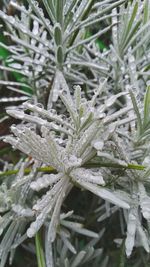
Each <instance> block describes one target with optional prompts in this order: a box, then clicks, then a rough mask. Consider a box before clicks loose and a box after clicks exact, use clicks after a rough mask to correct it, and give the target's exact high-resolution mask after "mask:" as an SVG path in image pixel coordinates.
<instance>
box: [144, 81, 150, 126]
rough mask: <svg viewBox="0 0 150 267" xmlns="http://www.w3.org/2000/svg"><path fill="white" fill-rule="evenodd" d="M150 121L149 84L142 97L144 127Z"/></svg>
mask: <svg viewBox="0 0 150 267" xmlns="http://www.w3.org/2000/svg"><path fill="white" fill-rule="evenodd" d="M149 122H150V85H148V86H147V90H146V94H145V97H144V122H143V123H144V128H145V127H146V125H147V124H148V123H149Z"/></svg>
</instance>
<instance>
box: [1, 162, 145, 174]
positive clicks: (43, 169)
mask: <svg viewBox="0 0 150 267" xmlns="http://www.w3.org/2000/svg"><path fill="white" fill-rule="evenodd" d="M82 167H84V168H87V169H88V168H102V167H107V168H117V169H131V170H139V171H144V170H145V169H146V166H143V165H137V164H128V165H127V166H124V165H120V164H116V163H107V162H103V163H87V164H84V165H83V166H82ZM37 171H38V172H48V173H57V171H56V170H55V169H54V168H53V167H50V166H46V167H40V168H37ZM18 172H19V170H18V169H16V170H8V171H5V172H1V173H0V177H3V176H10V175H13V174H17V173H18ZM30 172H31V168H26V169H25V170H24V174H29V173H30Z"/></svg>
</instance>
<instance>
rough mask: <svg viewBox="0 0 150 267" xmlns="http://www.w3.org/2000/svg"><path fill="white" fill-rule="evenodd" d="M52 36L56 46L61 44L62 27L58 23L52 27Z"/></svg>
mask: <svg viewBox="0 0 150 267" xmlns="http://www.w3.org/2000/svg"><path fill="white" fill-rule="evenodd" d="M54 38H55V43H56V45H57V46H58V45H61V44H62V29H61V26H60V24H59V23H56V25H55V27H54Z"/></svg>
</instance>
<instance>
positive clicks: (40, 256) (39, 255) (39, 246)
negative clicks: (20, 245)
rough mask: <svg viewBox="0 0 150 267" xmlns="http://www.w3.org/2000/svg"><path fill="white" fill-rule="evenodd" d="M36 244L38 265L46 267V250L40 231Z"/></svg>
mask: <svg viewBox="0 0 150 267" xmlns="http://www.w3.org/2000/svg"><path fill="white" fill-rule="evenodd" d="M35 245H36V256H37V262H38V267H46V264H45V258H44V252H43V248H42V244H41V238H40V234H39V232H38V233H37V234H36V236H35Z"/></svg>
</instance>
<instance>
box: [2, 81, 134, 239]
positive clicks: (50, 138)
mask: <svg viewBox="0 0 150 267" xmlns="http://www.w3.org/2000/svg"><path fill="white" fill-rule="evenodd" d="M103 85H104V84H103ZM103 85H101V86H103ZM101 86H100V87H101ZM98 90H99V88H98V89H97V91H95V94H94V95H93V98H92V99H91V100H89V101H87V100H86V99H85V98H83V97H82V96H81V89H80V87H79V86H76V88H75V92H74V95H73V96H71V94H70V92H69V89H68V87H65V89H64V90H62V92H61V94H60V98H61V101H62V102H63V104H64V105H65V107H66V109H67V115H66V117H65V118H64V117H63V119H62V114H57V113H56V112H54V110H53V109H50V110H45V109H43V108H42V107H40V105H34V104H32V103H31V102H25V103H24V104H23V108H24V110H21V111H20V110H7V113H8V114H9V115H12V116H14V117H16V118H18V119H21V120H23V121H24V124H22V125H18V126H12V128H11V130H12V132H13V133H14V136H8V137H6V139H5V141H6V142H9V143H11V144H12V146H13V147H14V148H16V149H19V150H21V151H22V152H24V153H26V154H28V155H29V156H31V157H32V158H34V159H36V160H38V161H39V162H41V163H43V164H47V165H50V166H51V167H53V168H54V169H55V170H56V171H57V174H45V175H43V176H42V177H39V178H38V179H37V180H35V181H32V182H31V183H30V188H32V189H33V190H35V191H39V190H41V189H42V188H47V192H46V194H44V195H43V196H42V198H41V199H39V200H37V202H36V203H35V204H34V205H33V210H34V211H35V213H36V214H37V215H36V220H35V222H32V223H31V225H30V227H29V229H28V230H27V235H28V236H29V237H32V236H34V235H35V233H36V232H37V231H38V230H39V229H40V227H41V226H42V224H43V223H44V221H45V219H46V218H47V216H48V215H49V214H51V222H50V225H49V231H48V240H49V241H54V239H55V232H56V227H57V225H58V223H59V214H60V210H61V205H62V202H63V200H64V199H65V198H66V196H67V195H68V193H69V192H70V190H71V189H72V187H73V186H74V185H77V186H78V187H81V188H82V189H86V190H89V191H91V192H92V193H94V194H96V195H98V196H99V197H101V198H103V199H105V200H107V201H110V202H112V203H114V204H115V205H118V206H119V207H122V208H125V209H128V208H129V204H128V203H127V202H126V201H124V200H123V199H121V198H120V197H119V195H116V194H114V192H113V190H111V189H106V188H104V186H105V183H106V181H105V178H104V177H103V173H102V172H101V171H100V170H97V169H96V170H94V169H87V168H86V163H87V162H89V161H90V160H92V158H93V157H95V156H96V155H99V148H100V150H102V148H103V146H99V145H98V144H99V142H104V143H107V141H108V139H109V138H110V136H111V135H112V134H113V132H114V130H115V128H116V127H117V124H116V123H115V126H114V118H115V116H118V112H116V114H115V112H114V113H113V114H111V115H108V116H106V113H105V112H106V111H107V108H108V107H110V106H111V105H113V103H114V102H115V101H116V99H117V97H120V94H118V95H116V96H113V97H110V99H108V100H106V101H104V103H103V104H102V105H101V107H100V108H99V107H97V106H96V97H97V96H98V95H99V93H98ZM128 109H129V107H128ZM26 111H31V113H30V114H27V112H26ZM125 112H126V111H124V110H120V112H119V115H120V120H119V124H120V123H121V121H122V117H123V116H124V113H125ZM25 122H26V123H25ZM31 124H35V125H36V128H33V127H32V128H31ZM108 124H109V125H108ZM106 129H107V136H105V137H104V132H105V131H106ZM94 140H95V141H94ZM96 148H97V149H98V150H97V149H96ZM97 151H98V152H97ZM105 154H106V153H104V157H105ZM101 156H103V155H101ZM106 158H107V156H106ZM110 159H111V160H114V162H116V161H118V162H119V159H117V158H116V159H115V157H114V156H113V155H112V156H111V158H110Z"/></svg>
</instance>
